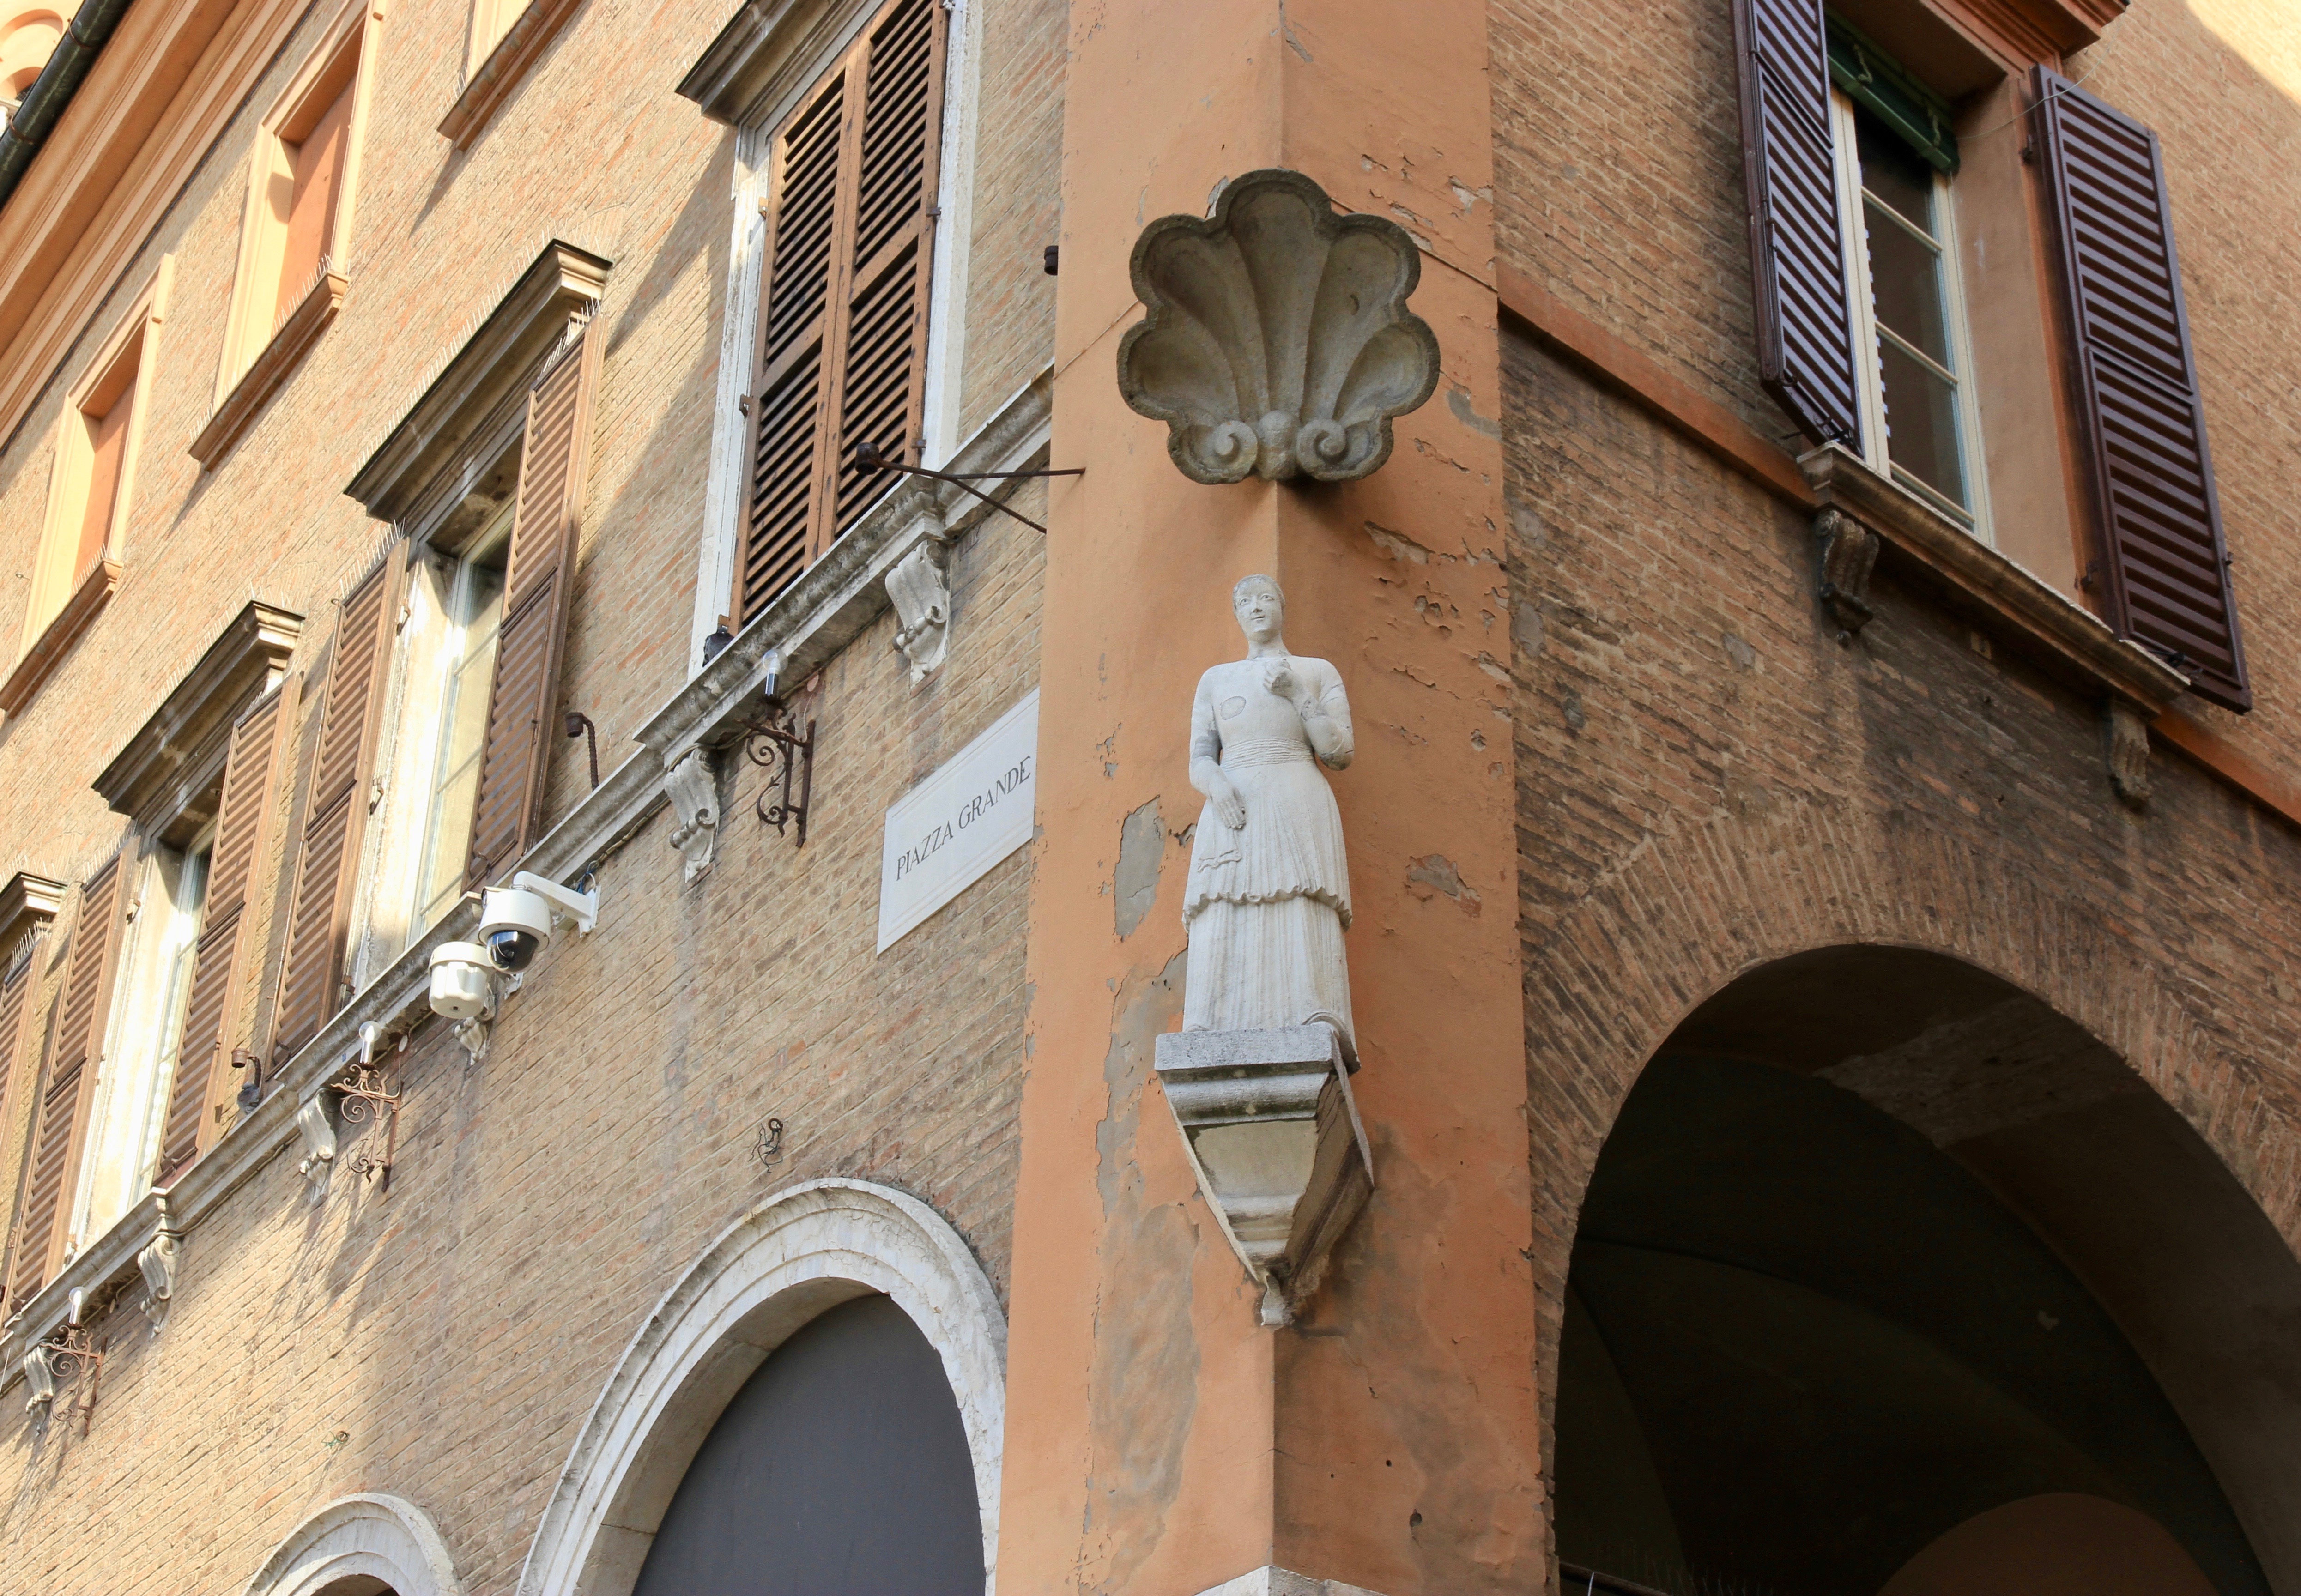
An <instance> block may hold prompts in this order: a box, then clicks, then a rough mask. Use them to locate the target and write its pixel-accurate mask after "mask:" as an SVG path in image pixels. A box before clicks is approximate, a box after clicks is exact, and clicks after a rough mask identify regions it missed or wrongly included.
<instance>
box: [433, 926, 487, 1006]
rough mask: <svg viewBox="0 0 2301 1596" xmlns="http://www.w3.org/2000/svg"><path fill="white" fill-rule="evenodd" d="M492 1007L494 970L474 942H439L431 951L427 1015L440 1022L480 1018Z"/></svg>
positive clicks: (484, 951) (480, 948)
mask: <svg viewBox="0 0 2301 1596" xmlns="http://www.w3.org/2000/svg"><path fill="white" fill-rule="evenodd" d="M495 1006H496V973H495V967H494V966H493V965H491V964H489V961H488V950H487V949H486V948H482V947H481V946H480V945H479V944H478V943H477V942H442V943H440V944H439V946H438V947H437V948H433V949H432V950H431V1012H432V1013H433V1014H436V1015H439V1016H440V1017H441V1018H442V1019H448V1020H478V1019H484V1018H486V1017H487V1016H488V1015H489V1014H490V1013H492V1012H493V1011H494V1008H495Z"/></svg>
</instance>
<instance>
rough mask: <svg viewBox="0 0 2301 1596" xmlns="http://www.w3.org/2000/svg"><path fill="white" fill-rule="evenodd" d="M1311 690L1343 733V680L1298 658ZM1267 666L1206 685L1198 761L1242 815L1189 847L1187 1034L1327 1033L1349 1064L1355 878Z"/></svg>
mask: <svg viewBox="0 0 2301 1596" xmlns="http://www.w3.org/2000/svg"><path fill="white" fill-rule="evenodd" d="M1291 664H1292V668H1293V671H1294V673H1296V675H1297V676H1298V678H1300V679H1301V681H1302V684H1303V687H1304V689H1306V690H1308V691H1311V692H1315V693H1316V694H1317V696H1318V699H1319V701H1320V703H1321V704H1322V705H1323V706H1324V707H1325V709H1326V713H1327V714H1329V715H1330V716H1332V717H1333V718H1334V719H1335V722H1336V723H1338V724H1339V725H1341V726H1342V727H1343V728H1344V729H1345V731H1347V729H1348V727H1349V725H1350V706H1349V704H1348V702H1347V701H1346V700H1345V699H1344V698H1343V684H1342V679H1341V677H1340V676H1338V675H1337V674H1336V673H1335V668H1334V667H1333V666H1332V665H1330V664H1327V663H1326V661H1325V660H1321V659H1301V658H1296V659H1293V661H1292V662H1291ZM1264 669H1265V666H1264V662H1262V661H1260V660H1252V659H1250V660H1241V661H1236V662H1234V663H1232V664H1222V665H1217V666H1216V667H1215V668H1214V669H1213V670H1211V671H1209V672H1208V673H1206V676H1205V677H1204V678H1203V679H1202V680H1201V682H1200V684H1199V693H1198V698H1197V701H1196V705H1195V707H1194V708H1193V710H1192V727H1191V731H1192V749H1193V751H1194V752H1196V753H1198V754H1199V755H1200V756H1202V757H1203V756H1204V753H1205V750H1207V749H1208V748H1209V747H1210V746H1211V748H1213V749H1214V750H1215V752H1216V754H1217V762H1218V763H1219V764H1220V765H1221V766H1222V769H1223V773H1224V774H1226V775H1227V776H1228V777H1229V778H1230V781H1231V784H1232V785H1233V786H1234V787H1235V788H1236V789H1237V790H1238V793H1239V797H1240V798H1241V800H1242V801H1243V803H1244V804H1245V806H1246V824H1245V825H1244V826H1243V827H1241V828H1239V829H1236V830H1233V829H1232V828H1231V827H1229V826H1227V825H1225V824H1224V823H1223V822H1222V818H1221V816H1220V815H1217V814H1216V812H1215V806H1214V804H1213V802H1212V800H1209V802H1208V803H1207V804H1206V806H1204V807H1203V808H1202V809H1201V812H1200V815H1199V824H1198V830H1197V832H1196V833H1195V834H1194V836H1193V837H1192V843H1191V879H1190V883H1189V886H1188V888H1187V890H1186V892H1185V895H1184V902H1183V923H1184V925H1185V926H1186V927H1187V928H1188V930H1189V932H1190V939H1191V948H1190V959H1189V966H1188V975H1187V979H1186V981H1185V984H1184V999H1183V1028H1184V1030H1186V1031H1208V1030H1211V1031H1236V1030H1259V1029H1263V1028H1267V1027H1271V1026H1278V1025H1301V1024H1308V1023H1309V1022H1310V1021H1312V1020H1325V1021H1327V1022H1329V1023H1330V1024H1333V1025H1334V1026H1335V1029H1336V1030H1338V1031H1339V1032H1342V1034H1343V1039H1344V1046H1345V1048H1346V1049H1349V1050H1350V1051H1351V1054H1352V1056H1353V1057H1354V1056H1355V1054H1356V1046H1355V1043H1354V1041H1353V1040H1352V1032H1351V987H1350V966H1349V964H1348V962H1347V961H1346V959H1345V957H1344V956H1343V931H1344V929H1345V928H1347V927H1348V926H1349V924H1350V923H1351V882H1350V870H1349V867H1348V865H1346V864H1345V863H1344V861H1343V820H1342V814H1341V812H1340V811H1339V810H1337V809H1336V808H1335V794H1334V790H1333V789H1331V788H1330V787H1328V786H1327V785H1326V776H1325V774H1324V773H1322V772H1321V771H1320V769H1319V767H1318V757H1317V755H1316V754H1315V753H1314V752H1313V750H1312V748H1311V746H1310V738H1309V732H1308V731H1306V730H1305V729H1304V727H1303V723H1302V717H1301V714H1300V713H1299V712H1298V711H1297V710H1296V709H1295V707H1294V706H1293V704H1292V703H1291V702H1289V701H1288V700H1287V699H1285V698H1281V697H1279V696H1278V695H1277V694H1276V693H1273V692H1271V691H1269V690H1268V689H1267V688H1265V687H1264V686H1263V684H1262V679H1263V673H1264Z"/></svg>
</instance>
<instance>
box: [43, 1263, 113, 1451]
mask: <svg viewBox="0 0 2301 1596" xmlns="http://www.w3.org/2000/svg"><path fill="white" fill-rule="evenodd" d="M87 1320H88V1305H87V1293H86V1292H85V1291H73V1292H72V1294H71V1316H69V1317H68V1318H66V1319H65V1320H64V1322H63V1324H62V1325H60V1326H59V1327H58V1328H57V1330H56V1333H54V1335H52V1336H50V1337H49V1338H48V1339H47V1340H46V1341H42V1342H41V1343H40V1344H39V1345H38V1346H37V1347H34V1348H33V1349H31V1351H30V1352H29V1353H28V1354H26V1356H25V1358H24V1383H25V1385H26V1386H27V1387H28V1388H29V1390H30V1392H31V1400H30V1402H29V1403H28V1404H27V1407H28V1408H31V1409H34V1410H37V1409H39V1408H47V1407H49V1406H50V1405H51V1404H53V1403H54V1401H55V1399H56V1387H57V1386H58V1385H59V1384H61V1383H63V1382H64V1381H67V1380H71V1381H75V1382H76V1383H77V1384H78V1386H79V1389H78V1391H75V1392H74V1393H73V1397H72V1407H73V1408H74V1409H75V1410H77V1411H78V1413H79V1433H80V1439H81V1440H83V1441H85V1440H87V1439H88V1417H89V1416H90V1415H91V1414H93V1413H94V1412H95V1411H96V1384H97V1382H98V1381H99V1380H100V1379H101V1378H102V1376H103V1373H104V1349H102V1348H101V1347H99V1346H97V1345H96V1333H95V1332H94V1331H93V1330H91V1329H90V1328H89V1327H88V1323H87ZM82 1376H85V1377H84V1378H83V1377H82Z"/></svg>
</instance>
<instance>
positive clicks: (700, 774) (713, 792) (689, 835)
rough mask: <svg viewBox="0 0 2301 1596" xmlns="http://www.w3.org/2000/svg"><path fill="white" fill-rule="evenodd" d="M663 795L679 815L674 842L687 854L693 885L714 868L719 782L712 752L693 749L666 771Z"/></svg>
mask: <svg viewBox="0 0 2301 1596" xmlns="http://www.w3.org/2000/svg"><path fill="white" fill-rule="evenodd" d="M663 795H664V797H665V798H669V799H670V800H671V810H672V813H673V814H674V815H676V816H677V817H678V823H677V824H676V825H674V826H673V827H672V831H671V845H672V847H674V848H677V849H679V851H680V852H681V853H682V854H685V855H686V856H687V868H686V872H685V874H684V880H685V882H686V883H687V885H689V886H690V887H691V886H693V885H694V884H695V880H696V878H697V877H698V876H699V875H701V874H702V873H704V872H705V871H707V870H708V869H710V868H711V850H712V849H713V848H714V847H715V846H716V845H717V842H718V840H719V781H718V773H717V772H716V771H715V769H714V767H713V765H712V763H711V756H710V754H709V753H708V752H707V751H706V750H705V749H703V748H690V749H689V750H688V751H687V756H686V757H685V758H683V759H681V760H680V761H679V762H678V763H677V764H675V765H672V766H671V768H670V769H668V770H666V771H665V772H664V773H663Z"/></svg>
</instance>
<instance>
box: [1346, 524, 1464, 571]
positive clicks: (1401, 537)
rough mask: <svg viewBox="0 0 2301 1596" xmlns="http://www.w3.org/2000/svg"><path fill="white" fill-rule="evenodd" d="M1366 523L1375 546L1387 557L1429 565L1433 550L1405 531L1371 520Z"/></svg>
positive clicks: (1443, 557) (1367, 530) (1442, 557)
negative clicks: (1395, 530) (1393, 529)
mask: <svg viewBox="0 0 2301 1596" xmlns="http://www.w3.org/2000/svg"><path fill="white" fill-rule="evenodd" d="M1365 524H1366V534H1367V536H1368V537H1369V538H1371V539H1374V546H1375V547H1376V548H1379V549H1380V550H1382V552H1383V554H1384V556H1385V557H1387V558H1390V559H1393V560H1405V561H1408V562H1409V563H1410V564H1416V565H1427V564H1429V563H1430V556H1431V551H1430V550H1429V549H1427V548H1425V547H1422V545H1420V544H1419V543H1417V542H1416V541H1415V540H1414V539H1411V538H1410V537H1408V536H1407V535H1406V534H1405V533H1404V532H1393V531H1391V530H1390V529H1389V528H1388V527H1386V526H1383V525H1380V524H1378V523H1377V522H1371V521H1369V522H1366V523H1365ZM1438 557H1439V558H1440V559H1441V560H1443V559H1445V558H1446V557H1447V556H1444V555H1443V554H1442V555H1440V556H1438Z"/></svg>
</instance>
